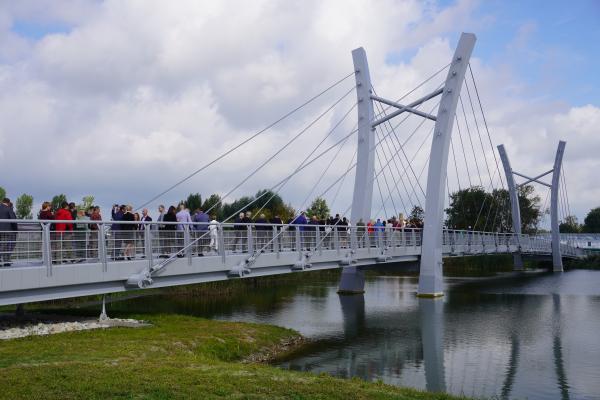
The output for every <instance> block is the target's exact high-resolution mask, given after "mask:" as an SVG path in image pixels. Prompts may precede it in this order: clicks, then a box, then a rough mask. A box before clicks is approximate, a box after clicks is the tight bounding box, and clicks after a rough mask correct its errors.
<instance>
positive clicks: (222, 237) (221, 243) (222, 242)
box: [217, 224, 225, 264]
mask: <svg viewBox="0 0 600 400" xmlns="http://www.w3.org/2000/svg"><path fill="white" fill-rule="evenodd" d="M217 233H218V237H217V241H218V242H219V250H218V252H219V255H220V256H221V262H222V263H223V264H225V230H224V229H223V224H219V226H217Z"/></svg>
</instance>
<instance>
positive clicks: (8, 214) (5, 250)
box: [0, 198, 17, 267]
mask: <svg viewBox="0 0 600 400" xmlns="http://www.w3.org/2000/svg"><path fill="white" fill-rule="evenodd" d="M10 204H11V202H10V199H8V198H4V199H3V200H2V203H1V204H0V219H17V216H16V215H15V212H14V210H13V209H12V207H11V206H10ZM16 231H17V224H16V223H14V222H0V262H2V266H3V267H9V266H10V265H11V261H10V258H11V255H12V247H14V246H11V241H13V240H14V239H13V232H16Z"/></svg>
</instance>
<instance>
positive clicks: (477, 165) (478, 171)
mask: <svg viewBox="0 0 600 400" xmlns="http://www.w3.org/2000/svg"><path fill="white" fill-rule="evenodd" d="M458 101H459V103H460V108H461V109H462V113H463V117H464V119H465V127H466V129H467V136H468V137H469V143H470V144H471V151H472V152H473V160H474V161H475V168H476V169H477V176H479V185H480V186H481V187H483V186H484V185H483V179H482V178H481V171H480V170H479V163H478V162H477V155H476V154H475V146H474V145H473V138H472V137H471V130H470V129H469V123H468V122H467V114H466V113H465V106H464V104H463V101H462V96H458Z"/></svg>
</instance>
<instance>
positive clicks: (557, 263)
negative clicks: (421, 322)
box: [550, 140, 567, 272]
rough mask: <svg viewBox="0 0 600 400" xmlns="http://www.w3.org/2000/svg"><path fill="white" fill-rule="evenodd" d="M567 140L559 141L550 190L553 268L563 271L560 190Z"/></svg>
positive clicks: (555, 270) (556, 270)
mask: <svg viewBox="0 0 600 400" xmlns="http://www.w3.org/2000/svg"><path fill="white" fill-rule="evenodd" d="M566 145H567V143H566V142H564V141H562V140H561V141H560V142H558V149H557V150H556V157H555V158H554V169H553V171H552V189H551V191H550V217H551V218H552V222H551V226H552V269H553V270H554V272H563V263H562V255H561V253H560V231H559V225H558V196H559V194H558V190H559V188H560V170H561V167H562V158H563V153H564V152H565V146H566Z"/></svg>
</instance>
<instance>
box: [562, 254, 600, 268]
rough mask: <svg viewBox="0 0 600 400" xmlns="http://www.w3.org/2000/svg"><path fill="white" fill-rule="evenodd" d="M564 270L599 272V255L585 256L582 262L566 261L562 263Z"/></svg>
mask: <svg viewBox="0 0 600 400" xmlns="http://www.w3.org/2000/svg"><path fill="white" fill-rule="evenodd" d="M564 267H565V269H595V270H600V254H593V255H590V256H587V257H586V258H584V259H582V260H579V259H577V260H573V259H567V260H565V261H564Z"/></svg>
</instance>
